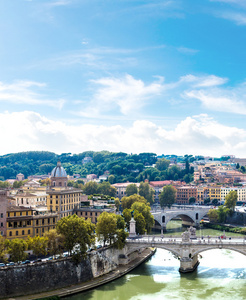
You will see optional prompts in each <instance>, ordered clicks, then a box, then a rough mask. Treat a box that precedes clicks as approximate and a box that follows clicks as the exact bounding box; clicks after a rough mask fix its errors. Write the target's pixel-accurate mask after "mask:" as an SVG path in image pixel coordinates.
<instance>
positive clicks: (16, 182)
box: [13, 180, 23, 189]
mask: <svg viewBox="0 0 246 300" xmlns="http://www.w3.org/2000/svg"><path fill="white" fill-rule="evenodd" d="M22 185H23V181H22V180H20V181H17V180H16V181H14V183H13V188H14V189H19V188H20V187H21V186H22Z"/></svg>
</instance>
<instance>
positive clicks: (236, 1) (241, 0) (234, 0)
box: [210, 0, 246, 7]
mask: <svg viewBox="0 0 246 300" xmlns="http://www.w3.org/2000/svg"><path fill="white" fill-rule="evenodd" d="M210 2H221V3H227V4H232V5H236V6H241V7H246V3H245V0H210Z"/></svg>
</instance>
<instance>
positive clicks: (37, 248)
mask: <svg viewBox="0 0 246 300" xmlns="http://www.w3.org/2000/svg"><path fill="white" fill-rule="evenodd" d="M27 244H28V248H29V249H31V250H33V254H34V255H35V256H36V257H37V256H39V255H46V254H47V245H48V239H47V238H46V237H40V236H35V237H29V238H28V240H27Z"/></svg>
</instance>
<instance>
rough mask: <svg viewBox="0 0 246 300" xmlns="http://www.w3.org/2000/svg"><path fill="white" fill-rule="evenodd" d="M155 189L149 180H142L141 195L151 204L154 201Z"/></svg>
mask: <svg viewBox="0 0 246 300" xmlns="http://www.w3.org/2000/svg"><path fill="white" fill-rule="evenodd" d="M154 194H155V191H154V190H153V189H152V188H151V187H150V185H149V184H148V183H147V182H141V183H140V185H139V195H140V196H142V197H144V198H145V199H146V200H147V201H148V202H149V203H150V204H153V203H154Z"/></svg>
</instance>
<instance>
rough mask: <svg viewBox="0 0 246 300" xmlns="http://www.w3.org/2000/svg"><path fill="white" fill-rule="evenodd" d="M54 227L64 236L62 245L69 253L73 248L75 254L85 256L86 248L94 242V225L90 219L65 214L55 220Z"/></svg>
mask: <svg viewBox="0 0 246 300" xmlns="http://www.w3.org/2000/svg"><path fill="white" fill-rule="evenodd" d="M56 229H57V232H58V234H62V235H63V236H64V247H65V248H66V249H67V250H68V251H69V253H70V254H71V252H72V251H73V250H74V252H75V253H74V254H75V255H78V256H85V254H86V250H87V249H88V248H89V247H90V246H91V245H92V244H94V242H95V235H94V229H95V226H94V225H93V224H92V223H91V219H87V220H86V221H85V219H84V218H79V217H78V216H77V215H72V216H67V217H64V218H62V219H60V220H59V221H58V222H57V225H56ZM75 246H76V248H75ZM77 246H79V247H77Z"/></svg>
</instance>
